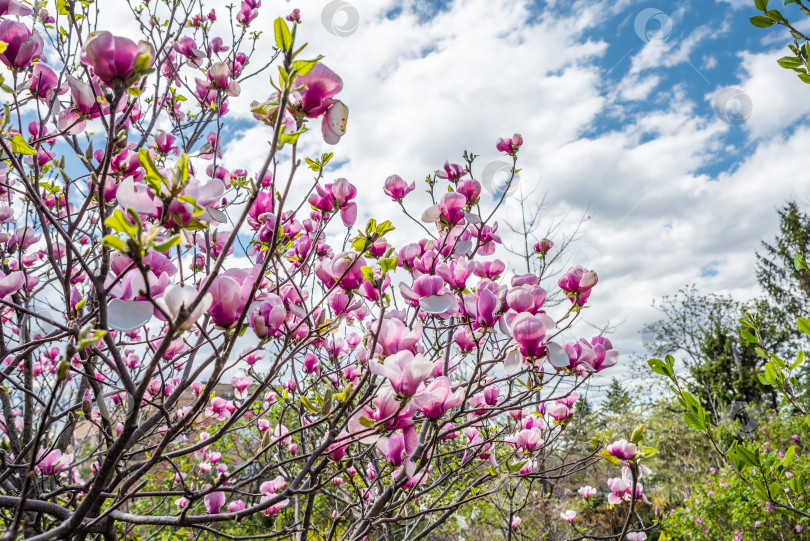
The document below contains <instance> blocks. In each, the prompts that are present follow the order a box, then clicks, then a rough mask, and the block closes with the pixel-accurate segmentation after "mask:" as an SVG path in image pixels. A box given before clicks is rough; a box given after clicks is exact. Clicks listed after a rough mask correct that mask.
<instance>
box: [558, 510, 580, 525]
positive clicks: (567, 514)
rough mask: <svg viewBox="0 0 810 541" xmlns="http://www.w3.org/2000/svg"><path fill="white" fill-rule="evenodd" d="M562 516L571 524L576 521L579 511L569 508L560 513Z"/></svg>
mask: <svg viewBox="0 0 810 541" xmlns="http://www.w3.org/2000/svg"><path fill="white" fill-rule="evenodd" d="M560 518H561V519H563V520H564V521H566V522H567V523H568V524H571V523H573V522H574V519H575V518H577V512H576V511H574V510H573V509H568V510H567V511H566V512H565V513H560Z"/></svg>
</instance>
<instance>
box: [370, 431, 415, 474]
mask: <svg viewBox="0 0 810 541" xmlns="http://www.w3.org/2000/svg"><path fill="white" fill-rule="evenodd" d="M377 449H378V450H379V451H380V454H381V455H382V456H383V457H384V458H385V461H386V462H388V463H389V464H391V466H393V467H394V468H398V467H399V466H401V465H402V463H403V462H405V459H406V458H407V457H408V453H407V451H406V450H405V437H404V436H403V435H402V434H394V435H393V436H391V437H390V438H380V439H379V440H377Z"/></svg>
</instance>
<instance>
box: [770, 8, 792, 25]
mask: <svg viewBox="0 0 810 541" xmlns="http://www.w3.org/2000/svg"><path fill="white" fill-rule="evenodd" d="M768 18H770V19H772V20H774V21H778V22H781V23H786V22H788V20H787V19H785V17H784V15H782V14H781V13H779V10H777V9H769V10H768Z"/></svg>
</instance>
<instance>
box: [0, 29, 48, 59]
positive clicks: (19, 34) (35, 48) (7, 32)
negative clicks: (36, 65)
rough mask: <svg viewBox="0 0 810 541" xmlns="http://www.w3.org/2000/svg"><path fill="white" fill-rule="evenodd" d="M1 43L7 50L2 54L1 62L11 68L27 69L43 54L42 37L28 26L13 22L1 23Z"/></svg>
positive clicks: (0, 55)
mask: <svg viewBox="0 0 810 541" xmlns="http://www.w3.org/2000/svg"><path fill="white" fill-rule="evenodd" d="M0 41H2V42H4V43H5V44H6V50H5V51H3V52H2V53H0V62H3V64H5V65H6V66H8V67H10V68H12V69H13V68H17V69H20V68H27V67H29V66H30V65H31V64H32V63H33V62H34V60H36V59H37V58H39V55H41V54H42V47H43V45H44V44H43V41H42V36H40V35H39V34H38V33H37V32H31V30H30V29H29V28H28V26H27V25H25V24H23V23H21V22H18V21H12V20H5V21H3V22H0Z"/></svg>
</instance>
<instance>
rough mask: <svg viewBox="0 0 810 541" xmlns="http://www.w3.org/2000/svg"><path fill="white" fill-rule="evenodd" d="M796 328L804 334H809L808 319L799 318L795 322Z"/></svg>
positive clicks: (809, 322)
mask: <svg viewBox="0 0 810 541" xmlns="http://www.w3.org/2000/svg"><path fill="white" fill-rule="evenodd" d="M796 326H797V327H798V328H799V330H800V331H802V332H803V333H804V334H810V319H807V318H803V317H800V318H799V319H797V320H796Z"/></svg>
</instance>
